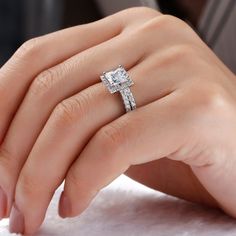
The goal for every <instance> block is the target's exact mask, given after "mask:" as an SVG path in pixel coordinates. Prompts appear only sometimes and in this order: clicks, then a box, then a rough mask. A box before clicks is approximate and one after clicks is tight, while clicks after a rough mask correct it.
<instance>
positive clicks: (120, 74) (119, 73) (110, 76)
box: [106, 67, 128, 85]
mask: <svg viewBox="0 0 236 236" xmlns="http://www.w3.org/2000/svg"><path fill="white" fill-rule="evenodd" d="M127 77H128V75H127V73H126V71H125V70H124V69H123V68H120V67H119V68H117V69H116V70H114V71H110V72H107V73H106V78H107V80H108V82H109V83H110V85H118V84H122V83H125V82H127V81H128V79H127Z"/></svg>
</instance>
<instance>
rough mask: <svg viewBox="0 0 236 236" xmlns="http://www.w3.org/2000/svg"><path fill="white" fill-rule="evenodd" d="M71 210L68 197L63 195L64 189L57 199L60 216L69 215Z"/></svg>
mask: <svg viewBox="0 0 236 236" xmlns="http://www.w3.org/2000/svg"><path fill="white" fill-rule="evenodd" d="M70 212H71V204H70V200H69V198H68V197H67V196H66V195H65V193H64V191H63V192H62V193H61V197H60V201H59V215H60V216H61V217H62V218H66V217H69V215H70Z"/></svg>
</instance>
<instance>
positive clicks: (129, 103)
mask: <svg viewBox="0 0 236 236" xmlns="http://www.w3.org/2000/svg"><path fill="white" fill-rule="evenodd" d="M120 94H121V97H122V99H123V102H124V105H125V110H126V112H128V111H132V110H134V109H135V108H136V103H135V100H134V96H133V94H132V92H131V90H130V88H129V87H127V88H125V89H121V90H120Z"/></svg>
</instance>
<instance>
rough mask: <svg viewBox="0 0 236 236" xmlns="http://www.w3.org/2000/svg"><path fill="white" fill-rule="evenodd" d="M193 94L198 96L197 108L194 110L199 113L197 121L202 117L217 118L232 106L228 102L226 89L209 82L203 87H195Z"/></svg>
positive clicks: (194, 107)
mask: <svg viewBox="0 0 236 236" xmlns="http://www.w3.org/2000/svg"><path fill="white" fill-rule="evenodd" d="M191 93H192V94H197V99H196V101H195V106H192V108H191V109H192V110H194V111H197V114H198V115H197V116H196V117H197V119H198V118H199V116H200V117H203V118H204V117H209V116H211V117H214V118H215V117H217V116H218V115H220V116H221V115H222V114H223V113H222V112H223V111H226V109H228V105H229V104H230V103H229V102H228V101H227V100H228V99H227V96H226V91H225V89H224V88H223V87H222V86H220V85H219V84H217V83H214V82H208V83H204V86H203V85H195V87H194V88H193V89H191Z"/></svg>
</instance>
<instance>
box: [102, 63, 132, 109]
mask: <svg viewBox="0 0 236 236" xmlns="http://www.w3.org/2000/svg"><path fill="white" fill-rule="evenodd" d="M100 78H101V80H102V82H103V83H104V85H105V86H106V87H107V89H108V90H109V92H110V93H115V92H120V94H121V97H122V99H123V103H124V105H125V110H126V112H129V111H132V110H134V109H135V108H136V103H135V99H134V96H133V94H132V92H131V90H130V88H129V87H130V86H132V85H133V84H134V82H133V81H132V79H131V78H130V77H129V75H128V72H127V71H126V70H125V68H124V67H123V66H121V65H119V67H117V68H116V69H114V70H111V71H107V72H103V75H101V76H100Z"/></svg>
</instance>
